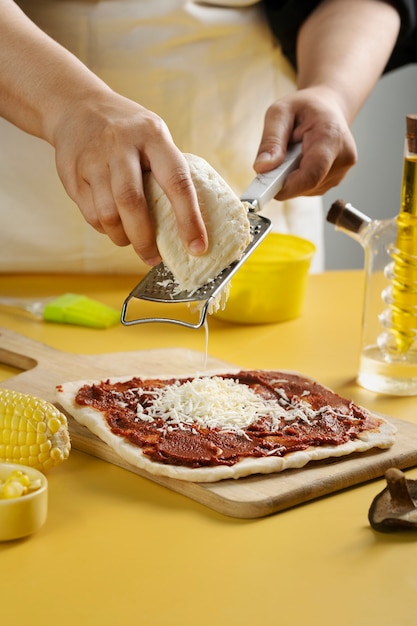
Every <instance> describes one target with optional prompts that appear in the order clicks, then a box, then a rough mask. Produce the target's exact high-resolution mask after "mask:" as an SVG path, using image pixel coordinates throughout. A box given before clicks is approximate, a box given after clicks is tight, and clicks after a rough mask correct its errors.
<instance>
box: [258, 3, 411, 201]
mask: <svg viewBox="0 0 417 626" xmlns="http://www.w3.org/2000/svg"><path fill="white" fill-rule="evenodd" d="M399 29H400V16H399V14H398V12H397V10H396V9H395V8H394V7H393V6H392V5H391V4H389V3H388V2H384V1H383V0H381V1H380V0H324V1H323V2H321V3H320V4H319V5H318V7H317V8H316V9H315V10H314V11H313V12H312V13H311V14H310V16H309V17H308V18H307V19H306V20H305V22H304V23H303V25H302V26H301V28H300V30H299V32H298V38H297V66H298V84H297V87H298V89H297V91H296V92H295V93H294V94H291V95H289V96H287V97H285V98H283V99H281V100H278V101H277V102H275V103H274V104H273V105H272V106H271V107H270V108H269V110H268V111H267V114H266V117H265V125H264V132H263V136H262V140H261V144H260V147H259V152H258V156H257V159H256V161H255V170H256V171H258V172H264V171H268V170H270V169H271V168H273V167H276V166H277V165H278V164H279V163H280V162H281V161H282V159H283V155H284V153H285V150H286V146H287V144H288V143H289V142H296V141H302V144H303V157H302V161H301V163H300V167H299V169H298V170H296V171H295V172H293V173H292V174H291V175H290V176H289V177H288V179H287V181H286V184H285V185H284V187H283V189H282V190H281V192H280V193H279V195H278V196H277V197H278V199H279V200H285V199H288V198H291V197H296V196H300V195H319V194H322V193H324V192H325V191H327V190H328V189H330V188H331V187H333V186H335V185H337V184H338V183H339V182H340V181H341V180H342V179H343V177H344V176H345V174H346V172H347V171H348V169H349V168H350V167H352V165H354V164H355V163H356V159H357V154H356V146H355V142H354V139H353V137H352V134H351V132H350V130H349V126H350V124H351V123H352V121H353V119H354V117H355V115H356V114H357V113H358V111H359V110H360V108H361V106H362V105H363V103H364V102H365V100H366V98H367V97H368V95H369V94H370V92H371V91H372V89H373V87H374V86H375V84H376V82H377V81H378V79H379V77H380V76H381V74H382V73H383V70H384V67H385V65H386V63H387V61H388V59H389V57H390V54H391V52H392V50H393V48H394V45H395V42H396V39H397V36H398V33H399Z"/></svg>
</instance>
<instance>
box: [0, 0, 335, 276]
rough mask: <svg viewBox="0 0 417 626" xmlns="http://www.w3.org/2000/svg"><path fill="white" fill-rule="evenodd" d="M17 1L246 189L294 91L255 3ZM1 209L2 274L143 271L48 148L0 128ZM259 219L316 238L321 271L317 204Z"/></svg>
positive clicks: (316, 264) (305, 202) (276, 207)
mask: <svg viewBox="0 0 417 626" xmlns="http://www.w3.org/2000/svg"><path fill="white" fill-rule="evenodd" d="M18 3H19V4H20V6H21V7H22V8H23V10H24V11H25V12H26V13H27V15H28V16H29V17H30V18H31V19H32V20H33V21H34V22H36V23H37V24H38V25H39V26H40V27H41V28H42V29H44V30H45V31H47V32H48V33H49V34H50V35H51V36H52V37H54V38H55V39H56V40H57V41H59V42H60V43H61V44H62V45H64V46H65V47H66V48H68V49H69V50H71V51H72V52H73V53H74V54H76V55H77V56H78V57H79V58H80V59H81V60H82V61H83V62H84V63H85V64H86V65H87V66H88V67H90V68H91V70H92V71H94V72H95V73H96V74H98V75H99V76H100V77H101V78H102V79H103V80H104V81H105V82H106V83H107V84H108V85H110V87H111V88H112V89H114V90H115V91H117V92H119V93H121V94H123V95H125V96H127V97H128V98H131V99H132V100H136V101H137V102H139V103H140V104H142V105H143V106H145V107H147V108H149V109H151V110H152V111H154V112H155V113H157V114H158V115H160V116H161V117H162V118H163V119H164V120H165V121H166V123H167V124H168V127H169V128H170V131H171V133H172V135H173V138H174V141H175V142H176V144H177V145H178V147H179V148H180V149H181V150H183V151H184V152H193V153H195V154H198V155H200V156H202V157H204V158H205V159H206V160H207V161H209V162H210V163H211V165H212V166H213V167H214V168H215V169H216V170H217V171H218V172H219V173H220V174H221V175H222V176H223V177H224V178H225V179H226V180H227V182H228V183H229V184H230V185H231V187H232V188H233V189H234V190H235V191H236V192H237V193H238V194H239V193H240V192H242V191H243V190H244V188H245V187H246V186H247V185H248V184H249V182H250V181H251V179H252V178H253V176H254V171H253V168H252V164H253V161H254V158H255V155H256V151H257V148H258V145H259V141H260V137H261V132H262V128H263V120H264V114H265V111H266V109H267V107H268V106H269V105H270V104H271V103H272V102H273V101H274V100H275V99H277V98H278V97H280V96H283V95H284V94H286V93H288V92H289V91H290V90H293V89H294V76H293V72H292V70H291V68H290V66H289V64H288V63H287V61H286V60H285V59H284V57H283V56H282V54H281V52H280V50H279V48H278V47H277V46H276V45H275V43H274V40H273V37H272V35H271V33H270V30H269V28H268V25H267V24H266V22H265V20H264V17H263V14H262V11H261V10H260V8H259V6H257V2H256V1H255V2H254V1H250V0H249V1H247V2H246V3H245V2H233V0H229V1H228V2H222V3H221V4H222V5H223V6H219V4H220V3H219V2H216V3H215V4H214V3H213V4H211V3H209V2H205V3H203V2H201V3H199V2H191V1H188V2H186V1H184V0H113V1H101V0H97V1H95V0H82V1H78V2H73V1H72V0H21V1H20V2H18ZM237 5H239V6H237ZM245 5H247V6H245ZM0 212H1V216H2V226H1V229H0V272H27V271H31V272H44V271H46V272H76V273H77V272H90V273H105V272H116V273H132V274H136V275H137V274H141V273H143V272H144V271H147V269H148V268H147V266H145V265H144V264H143V263H142V262H141V261H140V260H139V259H138V257H137V256H136V254H135V253H134V252H133V250H132V248H131V247H130V246H129V247H126V248H120V247H117V246H115V245H114V244H113V243H112V242H111V241H110V239H108V238H107V237H106V236H105V235H102V234H99V233H97V232H96V231H94V229H93V228H92V227H91V226H89V225H88V224H87V223H86V222H85V221H84V218H83V217H82V215H81V213H80V211H79V209H78V208H77V206H76V205H75V204H74V202H73V201H72V200H71V199H70V198H69V197H68V196H67V194H66V192H65V190H64V188H63V187H62V184H61V182H60V180H59V178H58V175H57V173H56V169H55V161H54V150H53V149H52V148H51V147H50V146H49V145H48V144H47V143H46V142H43V141H41V140H39V139H37V138H34V137H31V136H29V135H27V134H26V133H23V132H22V131H20V130H18V129H16V128H15V127H14V126H12V125H11V124H9V123H8V122H6V121H5V120H2V119H0ZM265 213H266V214H269V216H270V217H272V219H273V223H274V230H276V231H280V232H292V233H295V234H299V235H301V236H303V237H306V238H308V239H310V240H312V241H314V243H315V244H316V246H317V249H318V252H317V254H316V256H315V259H314V261H313V265H312V271H320V270H322V269H323V218H322V204H321V199H320V198H317V197H316V198H307V197H306V198H299V199H296V200H291V201H289V202H285V203H282V204H281V203H277V202H275V201H273V202H271V203H270V205H269V206H268V208H267V209H266V211H265Z"/></svg>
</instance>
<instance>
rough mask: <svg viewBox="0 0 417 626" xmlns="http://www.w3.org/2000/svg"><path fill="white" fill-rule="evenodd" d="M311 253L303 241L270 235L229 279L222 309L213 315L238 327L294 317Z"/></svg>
mask: <svg viewBox="0 0 417 626" xmlns="http://www.w3.org/2000/svg"><path fill="white" fill-rule="evenodd" d="M315 251H316V248H315V246H314V244H313V243H312V242H311V241H308V240H307V239H303V238H301V237H297V236H295V235H286V234H281V233H270V234H269V235H267V237H266V238H265V240H264V241H263V242H262V243H261V244H259V247H258V248H256V250H255V251H254V252H253V253H252V254H251V256H250V257H249V258H248V260H247V261H246V262H245V263H244V264H243V265H242V267H241V268H240V269H239V270H238V271H237V272H236V274H235V275H234V276H233V278H232V279H231V288H230V295H229V299H228V301H227V303H226V306H225V309H224V310H223V311H220V310H219V311H217V312H216V313H215V314H214V316H215V317H216V318H218V319H222V320H226V321H230V322H237V323H239V324H271V323H275V322H284V321H286V320H290V319H294V318H296V317H298V316H299V315H300V313H301V309H302V305H303V301H304V295H305V287H306V283H307V276H308V271H309V269H310V264H311V259H312V258H313V256H314V253H315Z"/></svg>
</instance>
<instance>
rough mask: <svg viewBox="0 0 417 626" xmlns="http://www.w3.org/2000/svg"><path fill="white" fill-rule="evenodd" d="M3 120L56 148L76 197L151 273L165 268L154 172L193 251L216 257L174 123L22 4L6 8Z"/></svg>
mask: <svg viewBox="0 0 417 626" xmlns="http://www.w3.org/2000/svg"><path fill="white" fill-rule="evenodd" d="M0 115H1V116H3V117H4V118H6V119H7V120H9V121H10V122H12V123H13V124H15V125H16V126H18V127H19V128H21V129H22V130H24V131H26V132H28V133H30V134H32V135H35V136H37V137H40V138H42V139H45V140H46V141H48V142H49V143H50V144H51V145H52V146H53V147H54V148H55V151H56V164H57V170H58V173H59V176H60V178H61V180H62V182H63V185H64V187H65V189H66V191H67V193H68V194H69V196H70V197H71V198H72V199H73V200H74V201H75V202H76V203H77V204H78V206H79V208H80V209H81V212H82V213H83V215H84V217H85V219H86V220H87V222H89V223H90V224H91V225H92V226H94V227H95V228H96V229H97V230H98V231H99V232H103V233H106V234H107V235H108V236H109V237H110V238H111V239H112V241H113V242H114V243H116V244H117V245H128V244H129V243H131V244H132V245H133V247H134V249H135V250H136V252H137V253H138V255H139V256H140V257H141V258H142V259H143V260H144V261H145V262H147V263H149V264H151V265H153V264H155V263H157V262H159V261H160V257H159V252H158V250H157V246H156V242H155V234H154V228H153V224H152V220H151V216H150V214H149V211H148V208H147V205H146V201H145V197H144V194H143V186H142V170H148V169H150V170H152V171H153V172H154V175H155V178H156V180H157V181H158V182H159V184H160V185H161V187H162V189H163V190H164V191H165V193H166V194H167V196H168V198H169V199H170V201H171V204H172V206H173V209H174V211H175V213H176V217H177V222H178V227H179V232H180V233H181V237H182V239H183V241H184V243H185V244H186V246H187V247H188V249H189V250H190V252H191V253H193V254H201V253H202V252H204V250H205V249H206V246H207V235H206V230H205V226H204V223H203V221H202V217H201V214H200V210H199V207H198V202H197V197H196V193H195V189H194V186H193V184H192V180H191V176H190V173H189V170H188V166H187V163H186V161H185V159H184V157H183V155H182V153H181V152H180V151H179V150H178V148H177V147H176V146H175V145H174V142H173V140H172V138H171V135H170V133H169V131H168V129H167V127H166V125H165V123H164V122H163V121H162V120H161V119H160V118H159V117H158V116H157V115H155V114H154V113H152V112H151V111H148V110H147V109H145V108H143V107H141V106H140V105H138V104H136V103H134V102H132V101H131V100H128V99H127V98H124V97H122V96H120V95H118V94H116V93H115V92H113V91H112V90H111V89H110V88H109V87H108V86H107V85H105V84H104V83H103V82H102V81H101V80H100V79H99V78H98V77H97V76H96V75H94V74H93V73H92V72H90V71H89V70H88V69H87V68H86V67H85V66H84V65H83V64H82V63H81V62H80V61H79V60H78V59H77V58H76V57H74V56H73V55H72V54H71V53H70V52H68V51H67V50H65V49H64V48H63V47H61V46H60V45H59V44H57V43H56V42H55V41H53V40H52V39H51V38H50V37H48V36H47V35H46V34H45V33H43V32H42V31H41V30H40V29H38V28H37V27H36V26H35V25H34V24H33V23H32V22H31V21H30V20H29V19H28V18H27V17H26V16H25V15H24V14H23V12H22V11H21V10H20V9H19V8H18V7H17V6H16V4H15V3H14V2H13V1H12V0H0Z"/></svg>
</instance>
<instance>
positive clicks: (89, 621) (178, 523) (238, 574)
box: [0, 271, 417, 626]
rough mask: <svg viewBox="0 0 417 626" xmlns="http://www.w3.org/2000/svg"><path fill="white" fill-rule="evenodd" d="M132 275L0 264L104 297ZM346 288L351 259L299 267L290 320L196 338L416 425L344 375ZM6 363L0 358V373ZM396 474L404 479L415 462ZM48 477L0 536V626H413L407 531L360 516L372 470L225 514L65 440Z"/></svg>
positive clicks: (416, 602)
mask: <svg viewBox="0 0 417 626" xmlns="http://www.w3.org/2000/svg"><path fill="white" fill-rule="evenodd" d="M136 282H137V280H136V279H135V278H134V277H133V278H132V277H126V276H121V277H120V276H118V277H115V276H107V277H106V276H100V277H95V276H94V277H93V276H48V277H45V276H0V295H7V296H17V295H19V296H28V297H32V296H33V297H35V296H49V295H58V294H60V293H64V292H68V291H73V292H77V293H83V294H85V295H88V296H91V297H93V298H96V299H99V300H101V301H103V302H106V303H108V304H111V305H113V306H115V307H118V308H119V307H120V306H121V304H122V302H123V300H124V298H125V296H126V295H127V293H128V292H129V291H130V289H131V288H132V287H133V286H134V285H135V284H136ZM362 293H363V275H362V272H357V271H346V272H327V273H324V274H320V275H312V276H310V277H309V282H308V291H307V296H306V300H305V304H304V310H303V313H302V315H301V317H300V318H299V319H297V320H293V321H289V322H285V323H281V324H275V325H265V326H238V325H234V324H229V323H226V322H221V321H219V320H216V319H211V318H210V321H209V338H208V351H209V353H210V354H211V355H212V356H215V357H217V358H220V359H223V360H226V361H229V362H232V363H235V364H237V365H239V366H242V367H248V368H263V369H268V368H281V369H291V370H296V371H299V372H302V373H304V374H307V375H310V376H313V377H314V378H316V379H317V380H319V381H320V382H322V383H324V384H326V385H329V386H330V387H332V388H333V389H334V390H335V391H337V392H339V393H341V394H343V395H345V396H348V397H350V398H352V399H353V400H354V401H356V402H358V403H360V404H362V405H364V406H366V407H368V408H369V409H371V410H374V411H378V412H381V413H384V414H386V415H391V416H394V417H397V418H401V419H405V420H409V421H413V422H416V423H417V411H416V408H417V398H394V397H387V396H382V395H377V394H374V393H372V392H368V391H366V390H364V389H361V388H360V387H358V386H357V385H356V383H355V375H356V369H357V362H358V355H359V345H360V324H361V309H362ZM0 326H3V327H5V328H10V329H12V330H14V331H17V332H19V333H22V334H23V335H26V336H28V337H31V338H32V339H35V340H37V341H41V342H43V343H46V344H48V345H51V346H53V347H55V348H58V349H60V350H64V351H67V352H75V353H85V354H86V353H88V354H95V353H102V352H116V351H117V352H120V351H127V350H129V351H130V350H142V349H143V350H145V349H150V348H168V347H184V348H191V349H196V350H199V351H202V352H204V350H205V345H206V338H205V333H204V329H201V330H198V331H196V330H189V329H185V328H181V327H178V326H173V325H169V324H166V325H165V324H158V325H154V324H151V325H149V324H146V325H140V326H132V327H129V328H127V327H124V326H122V325H120V326H117V327H115V328H112V329H109V330H104V331H102V330H90V329H86V328H79V327H70V326H62V325H56V324H47V323H41V322H36V321H33V320H30V319H28V318H27V317H26V316H25V315H20V314H18V313H16V312H15V311H14V312H10V311H7V310H5V309H3V310H0ZM0 341H1V339H0ZM14 374H15V372H14V371H12V370H11V369H10V368H7V367H6V366H1V365H0V379H1V380H5V379H7V378H8V377H10V376H12V375H14ZM407 476H408V477H410V478H417V470H415V469H412V470H409V471H408V472H407ZM48 478H49V487H50V500H49V514H48V519H47V522H46V524H45V525H44V527H43V528H42V529H41V530H39V531H38V532H37V533H36V534H34V535H32V536H31V537H29V538H27V539H25V540H19V541H14V542H7V543H0V603H1V604H0V607H1V608H0V611H1V613H0V614H1V615H2V618H1V622H2V624H3V623H4V626H6V625H7V626H29V625H31V626H32V625H35V626H38V625H43V626H49V625H52V624H54V625H56V624H58V625H62V626H64V625H65V626H67V625H68V626H74V625H76V624H77V625H80V626H81V625H82V626H84V625H88V626H89V625H94V626H119V625H122V624H128V625H130V624H132V625H135V626H136V625H138V624H139V625H141V626H176V625H180V624H181V625H183V626H188V625H191V624H192V625H201V626H206V625H207V626H208V625H210V626H211V625H213V624H217V625H220V626H223V625H225V626H226V625H228V626H229V625H235V624H240V625H243V626H246V625H254V624H256V625H259V626H260V625H269V624H271V625H272V624H274V625H276V624H278V625H279V624H289V625H293V624H294V625H297V626H299V625H302V624H313V625H315V624H321V625H323V626H327V625H329V626H330V625H333V624H337V625H338V626H345V625H346V626H356V625H360V626H361V625H362V624H363V625H365V624H366V626H406V625H410V626H415V624H416V619H417V618H416V606H417V533H416V534H413V533H412V532H406V533H403V534H389V535H386V534H382V533H377V532H375V531H373V530H372V529H371V527H370V526H369V523H368V519H367V514H368V509H369V506H370V504H371V502H372V500H373V498H374V496H375V495H376V494H377V493H378V492H379V491H381V490H382V489H383V488H384V486H385V481H384V480H382V479H381V480H379V481H373V482H370V483H368V484H365V485H361V486H358V487H354V488H351V489H348V490H345V491H343V492H338V493H337V494H333V495H331V496H327V497H325V498H321V499H319V500H316V501H314V502H310V503H307V504H304V505H302V506H299V507H296V508H293V509H291V510H288V511H284V512H282V513H278V514H276V515H272V516H270V517H265V518H260V519H256V520H239V519H235V518H229V517H226V516H223V515H221V514H219V513H216V512H214V511H212V510H210V509H208V508H206V507H205V506H203V505H200V504H198V503H196V502H193V501H192V500H189V499H188V498H186V497H184V496H182V495H179V494H176V493H173V492H171V491H170V490H168V489H166V488H164V487H161V486H158V485H156V484H154V483H153V482H151V481H148V480H146V479H144V478H141V477H138V476H137V475H135V474H133V473H131V472H128V471H126V470H123V469H120V468H118V467H115V466H112V465H110V464H108V463H106V462H104V461H100V460H98V459H96V458H93V457H91V456H88V455H86V454H84V453H81V452H79V451H77V450H73V451H72V452H71V455H70V458H69V460H68V461H66V462H65V463H64V464H62V465H61V466H59V467H57V468H55V469H54V470H52V471H51V472H50V473H49V474H48Z"/></svg>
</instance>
